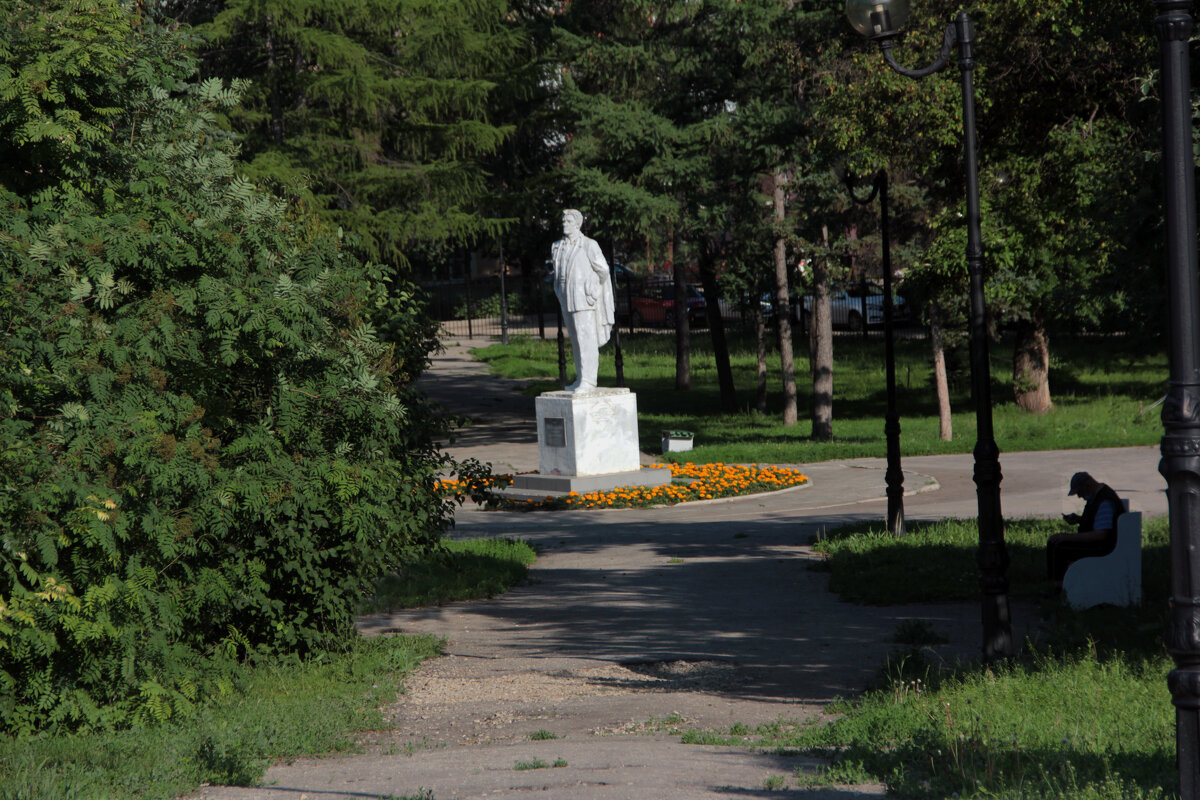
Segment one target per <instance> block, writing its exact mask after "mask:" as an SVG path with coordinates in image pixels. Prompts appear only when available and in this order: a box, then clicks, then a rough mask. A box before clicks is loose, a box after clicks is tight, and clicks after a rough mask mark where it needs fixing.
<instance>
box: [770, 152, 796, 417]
mask: <svg viewBox="0 0 1200 800" xmlns="http://www.w3.org/2000/svg"><path fill="white" fill-rule="evenodd" d="M786 180H787V179H786V178H784V176H783V174H782V173H781V172H776V173H775V181H774V183H775V191H774V193H773V202H774V206H775V224H776V225H779V226H782V224H783V220H784V214H785V208H784V198H783V185H784V183H785V181H786ZM775 236H776V238H775V332H776V334H777V335H778V337H779V367H780V371H781V372H782V373H783V424H784V425H795V424H796V418H797V411H796V362H795V358H794V357H793V355H792V318H791V315H790V314H789V313H788V274H787V273H788V269H787V247H786V244H785V242H784V240H783V233H782V231H776V234H775Z"/></svg>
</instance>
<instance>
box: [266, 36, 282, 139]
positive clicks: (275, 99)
mask: <svg viewBox="0 0 1200 800" xmlns="http://www.w3.org/2000/svg"><path fill="white" fill-rule="evenodd" d="M274 28H275V15H274V14H268V15H267V39H266V50H267V76H268V77H267V81H268V83H269V84H270V86H271V88H270V91H269V92H268V93H267V109H268V110H269V111H270V114H271V120H270V123H269V127H268V129H269V130H270V132H271V141H272V142H274V143H275V144H283V138H284V131H283V97H282V95H281V93H280V91H279V75H277V74H276V73H275V40H274V38H273V37H272V35H271V31H272V30H273V29H274Z"/></svg>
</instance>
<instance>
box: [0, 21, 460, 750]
mask: <svg viewBox="0 0 1200 800" xmlns="http://www.w3.org/2000/svg"><path fill="white" fill-rule="evenodd" d="M126 5H127V4H123V3H121V2H118V0H82V2H76V1H75V0H72V2H70V3H67V2H65V0H52V1H51V2H46V3H38V4H28V3H16V2H11V0H9V1H7V2H5V1H3V0H0V9H2V10H3V12H4V14H3V18H4V20H5V23H4V27H3V28H2V29H0V30H2V33H0V36H2V37H3V40H2V41H0V52H3V58H2V59H0V141H2V142H3V144H4V146H5V150H6V157H5V159H3V163H2V164H0V208H3V213H2V214H0V281H2V284H0V728H4V729H8V730H11V731H18V732H19V731H30V730H35V729H39V728H45V727H48V726H54V725H68V726H81V725H82V726H102V727H108V726H116V725H122V724H128V723H130V722H134V721H137V720H140V719H141V720H144V719H163V718H166V717H168V716H171V715H174V714H179V713H186V712H188V711H189V710H190V709H192V708H193V707H194V706H195V704H196V703H197V701H198V700H200V699H201V698H202V697H204V696H206V695H213V694H216V695H220V694H221V693H222V692H228V691H229V684H228V681H227V680H225V679H223V678H222V677H221V674H222V673H221V672H220V671H219V670H216V671H214V670H212V669H210V668H208V667H211V666H212V664H213V663H214V662H217V661H219V660H220V659H221V658H223V657H229V656H232V655H234V654H242V655H245V654H247V653H254V652H266V651H289V652H305V651H309V650H312V649H315V648H322V647H326V646H328V645H330V644H333V643H336V642H339V641H342V640H344V639H346V638H347V637H349V636H351V635H352V633H353V629H352V615H353V612H354V610H355V607H356V604H357V602H358V601H359V599H360V598H361V597H362V596H364V595H366V594H369V593H370V591H371V589H372V588H373V581H374V579H375V578H376V577H377V576H379V575H381V574H385V573H387V572H389V571H391V570H392V569H394V568H395V567H396V566H397V565H398V558H399V554H400V553H401V552H403V551H404V550H405V548H411V547H412V546H419V545H422V544H430V543H432V542H434V541H436V540H437V538H438V537H439V536H440V533H441V530H442V529H443V527H444V525H445V523H446V521H447V518H448V514H449V507H448V505H447V503H446V501H444V500H442V499H439V497H438V496H437V494H436V493H435V491H434V485H435V472H436V470H437V469H438V468H439V467H440V466H442V461H443V459H441V457H440V456H439V455H438V453H437V451H436V449H435V448H434V446H433V444H432V442H431V425H432V424H433V421H432V417H431V416H430V415H429V412H427V411H426V410H425V408H424V406H423V405H422V404H421V403H420V402H419V401H418V400H417V399H416V398H415V397H414V396H412V395H411V394H409V393H408V391H407V390H406V389H405V387H404V383H403V382H404V381H405V380H406V379H407V378H408V377H411V376H412V375H413V374H415V373H416V372H417V371H419V369H420V367H421V366H422V365H421V364H420V363H416V362H417V361H418V360H419V359H420V358H423V357H424V353H421V352H420V351H419V348H415V347H414V346H413V343H414V342H426V341H428V330H427V329H426V328H424V327H422V326H421V325H420V324H419V320H418V319H417V318H415V317H409V318H403V317H397V316H395V315H393V314H391V311H392V310H395V309H396V308H397V307H399V306H400V305H402V303H398V302H397V300H396V298H397V297H402V296H403V295H404V294H405V292H407V291H408V290H407V289H406V288H405V287H403V286H396V287H394V288H393V290H392V297H391V299H389V295H388V287H387V284H386V282H385V281H386V279H387V278H388V276H387V274H386V273H385V271H384V270H383V268H382V267H379V266H376V265H371V264H363V263H360V262H359V261H358V260H356V259H355V258H353V257H352V256H351V255H350V254H349V253H348V251H347V249H346V247H345V243H344V242H343V240H342V237H341V235H340V233H339V234H337V235H335V234H334V233H333V232H331V231H328V230H325V229H323V228H322V227H321V226H320V225H319V224H317V223H316V222H314V218H313V217H312V216H311V215H309V214H308V213H306V212H305V211H304V209H302V208H298V207H295V206H289V204H288V203H286V202H284V201H282V200H279V199H277V198H275V197H271V196H268V195H266V194H264V193H262V192H261V191H259V190H257V189H256V188H255V187H254V186H253V185H251V184H250V183H249V182H247V181H246V180H245V179H243V178H240V177H238V175H237V174H236V171H235V161H234V159H235V155H236V151H235V149H234V148H233V146H232V144H231V143H230V141H229V137H228V135H227V134H226V133H225V132H224V131H223V130H222V128H221V127H220V125H219V124H218V121H219V117H218V115H219V114H220V113H221V112H222V110H224V109H228V108H229V107H230V106H231V105H232V104H233V103H235V102H236V101H237V96H238V89H239V88H240V87H238V86H234V87H232V88H230V87H226V86H223V85H222V84H221V82H220V81H217V80H207V81H204V82H201V83H195V82H192V81H193V78H194V76H195V65H194V63H193V61H192V60H191V58H190V56H188V55H187V44H188V43H187V41H186V40H185V39H184V38H183V37H182V35H181V34H179V33H177V32H172V31H168V30H165V29H162V28H158V27H154V26H152V25H149V24H146V23H144V22H142V21H141V20H139V19H138V18H137V17H136V16H135V15H134V14H133V12H131V11H130V10H129V9H128V8H126V7H125V6H126ZM388 317H390V318H388ZM384 318H388V319H387V323H388V324H389V325H391V326H392V329H393V334H394V336H395V337H396V339H398V340H407V342H408V343H407V345H406V347H407V349H405V350H400V349H398V348H396V347H393V346H392V345H391V344H389V343H388V342H386V341H384V340H383V339H381V338H380V337H379V336H378V335H377V334H376V329H375V323H376V322H377V321H379V322H382V321H383V319H384ZM426 352H427V351H426Z"/></svg>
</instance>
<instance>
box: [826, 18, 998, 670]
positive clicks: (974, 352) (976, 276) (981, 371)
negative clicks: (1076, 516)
mask: <svg viewBox="0 0 1200 800" xmlns="http://www.w3.org/2000/svg"><path fill="white" fill-rule="evenodd" d="M908 11H909V0H846V17H847V18H848V19H849V20H850V24H851V25H853V26H854V28H855V30H857V31H858V32H859V33H861V34H862V35H863V36H866V37H867V38H868V39H870V40H872V41H875V42H878V43H879V49H880V50H882V51H883V57H884V59H885V60H886V61H887V63H888V66H890V67H891V68H892V69H894V70H895V71H896V72H899V73H900V74H901V75H906V76H908V77H910V78H924V77H926V76H929V75H932V74H934V73H935V72H940V71H941V70H942V69H945V67H946V66H947V64H948V63H949V59H950V54H951V52H952V51H953V49H954V46H955V45H957V46H958V67H959V70H960V71H961V74H962V75H961V81H962V103H963V164H964V168H965V170H966V184H967V271H968V273H969V274H970V279H971V387H972V394H973V395H974V398H975V420H976V430H977V435H976V441H975V476H974V477H975V485H976V487H977V488H976V494H977V496H978V498H979V554H978V561H979V572H980V585H981V588H982V590H983V608H982V617H983V657H984V660H986V661H992V660H994V659H997V658H1002V657H1005V656H1009V655H1011V654H1012V620H1011V618H1010V616H1009V608H1008V562H1009V559H1008V551H1007V550H1006V549H1005V547H1004V518H1003V517H1002V516H1001V515H1000V479H1001V475H1000V449H999V448H998V447H996V440H995V437H994V435H993V433H992V389H991V369H990V366H989V364H988V342H987V319H986V307H985V305H984V298H983V236H982V234H981V233H980V230H979V164H978V157H977V155H976V143H975V138H976V133H975V84H974V82H973V73H974V71H975V55H974V49H973V45H974V41H975V38H974V31H973V29H972V27H971V18H970V16H969V15H968V14H967V12H965V11H960V12H959V13H958V16H957V18H955V20H954V22H953V23H951V24H950V25H948V26H947V27H946V33H945V36H944V38H943V41H942V50H941V52H940V53H939V54H938V57H937V60H935V61H934V62H933V63H932V64H930V65H929V66H927V67H922V68H921V69H907V68H905V67H902V66H900V64H898V63H897V62H896V59H895V58H894V57H893V56H892V48H893V47H894V46H895V44H896V37H897V36H898V35H899V33H900V28H902V27H903V26H904V23H905V22H907V21H908Z"/></svg>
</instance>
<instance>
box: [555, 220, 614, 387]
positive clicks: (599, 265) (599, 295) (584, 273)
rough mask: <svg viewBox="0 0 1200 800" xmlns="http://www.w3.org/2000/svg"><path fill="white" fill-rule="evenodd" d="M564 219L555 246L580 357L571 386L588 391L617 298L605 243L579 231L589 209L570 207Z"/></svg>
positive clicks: (561, 297)
mask: <svg viewBox="0 0 1200 800" xmlns="http://www.w3.org/2000/svg"><path fill="white" fill-rule="evenodd" d="M562 225H563V238H561V239H559V240H558V241H557V242H555V243H554V245H553V246H552V247H551V248H550V256H551V258H552V260H553V262H554V294H555V295H557V296H558V302H559V304H560V305H561V306H562V310H563V321H564V322H565V323H566V326H567V334H568V335H569V336H570V337H571V353H572V355H573V356H574V360H575V382H574V383H572V384H570V385H569V386H567V391H571V392H579V393H582V392H589V391H591V390H593V389H595V388H596V372H597V370H598V369H599V368H600V346H601V345H603V344H605V343H606V342H607V341H608V337H609V334H610V333H611V332H612V327H613V321H614V313H613V311H614V307H615V305H616V303H615V301H614V299H613V289H612V281H610V280H609V279H608V262H607V261H605V260H604V253H602V252H600V245H598V244H596V240H595V239H589V238H588V237H586V236H584V235H583V234H582V233H580V231H579V229H580V227H581V226H582V225H583V214H581V213H580V212H578V211H576V210H575V209H573V208H568V209H566V210H565V211H563V215H562Z"/></svg>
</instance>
